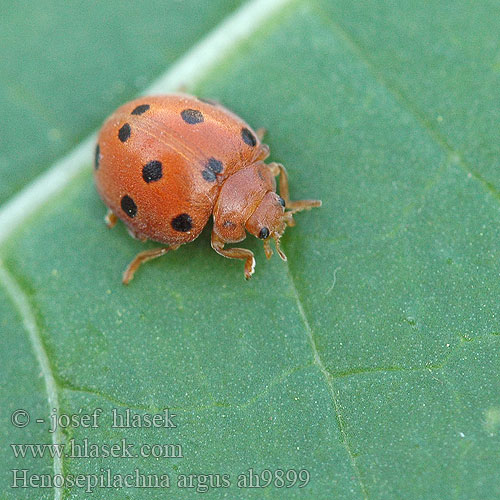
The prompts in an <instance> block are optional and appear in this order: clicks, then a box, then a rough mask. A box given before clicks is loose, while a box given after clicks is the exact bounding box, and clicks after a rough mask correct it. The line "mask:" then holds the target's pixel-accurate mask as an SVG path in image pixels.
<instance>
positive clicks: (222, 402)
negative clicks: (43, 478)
mask: <svg viewBox="0 0 500 500" xmlns="http://www.w3.org/2000/svg"><path fill="white" fill-rule="evenodd" d="M456 5H457V4H456V2H455V3H453V4H452V3H451V2H427V3H425V4H421V5H420V4H419V5H418V6H415V4H413V3H411V2H400V3H398V4H397V5H395V4H393V3H391V4H387V6H385V4H384V6H382V4H381V3H379V2H368V1H367V2H363V3H362V6H358V5H356V6H352V4H351V3H347V2H342V1H335V2H321V1H315V2H293V3H291V4H289V5H287V6H286V7H284V8H283V9H281V10H280V11H279V12H278V13H276V14H275V15H273V16H272V17H270V18H269V19H267V21H266V22H265V23H263V24H262V26H261V28H260V29H259V30H258V31H257V32H256V33H255V34H254V35H253V36H251V37H250V38H249V39H248V40H246V41H245V42H244V43H240V44H238V45H237V46H235V47H234V49H233V50H232V52H231V53H230V54H229V55H228V56H227V57H225V58H224V60H223V61H222V62H221V63H220V64H218V65H216V66H215V67H214V68H213V69H212V70H211V71H210V72H209V73H208V74H207V75H206V76H205V77H204V78H203V79H202V80H201V81H199V82H193V88H191V89H190V90H191V91H192V92H194V93H196V94H197V95H200V96H203V97H208V98H213V99H216V100H219V101H221V102H222V103H224V104H225V105H226V106H228V107H229V108H230V109H232V110H234V111H235V112H236V113H238V114H240V115H241V116H242V117H244V118H245V119H246V120H247V121H248V122H249V123H250V124H251V125H252V126H253V127H256V128H258V127H265V128H266V129H267V130H268V133H267V136H266V142H267V143H268V144H269V146H270V148H271V159H272V160H273V161H279V162H282V163H284V164H285V165H286V167H287V169H288V171H289V175H290V182H291V193H292V196H293V198H295V199H301V198H316V197H317V198H320V199H322V200H323V207H322V208H321V209H316V210H313V211H310V212H305V213H302V214H299V215H297V217H296V220H297V225H296V227H294V228H291V229H289V230H288V231H287V233H286V234H285V236H284V238H283V247H284V250H285V252H286V254H287V256H288V262H287V263H283V262H281V261H279V259H278V258H277V257H276V256H274V257H273V258H272V259H271V260H270V261H266V259H265V257H264V252H263V250H262V245H261V243H260V242H259V241H257V240H256V239H250V238H248V241H247V240H245V242H244V246H246V247H248V248H250V249H252V250H253V251H254V252H255V253H256V258H257V267H256V274H255V275H254V277H253V278H252V280H250V281H249V282H245V281H244V280H243V279H242V272H243V271H242V264H241V262H236V261H229V260H226V259H222V258H221V257H220V256H218V255H216V254H215V253H214V252H213V251H212V250H211V248H210V244H209V231H210V228H206V230H205V231H204V232H203V234H202V235H201V237H200V238H199V239H198V240H196V241H195V242H194V243H191V244H189V245H186V246H184V247H182V248H180V249H179V250H178V251H177V252H172V253H169V254H168V255H167V256H166V257H164V258H162V259H158V260H156V261H153V262H150V263H148V264H147V265H145V266H144V267H143V268H141V269H140V271H139V272H138V274H137V276H136V278H135V279H134V280H133V282H132V283H131V284H130V286H128V287H123V286H122V285H121V284H120V276H121V272H122V271H123V269H124V266H125V265H126V264H127V263H128V262H129V260H130V259H131V258H132V257H133V256H134V255H135V254H136V253H137V252H139V251H140V250H142V249H144V248H149V247H154V246H155V244H154V243H147V244H145V245H143V244H141V243H139V242H137V241H134V240H132V239H131V238H130V237H129V236H128V234H127V232H126V231H125V229H124V228H123V226H122V225H118V226H117V227H116V228H115V229H114V230H113V231H111V232H110V231H109V230H108V229H107V228H106V227H104V225H103V224H102V216H103V214H104V212H105V210H104V207H103V205H102V203H101V202H100V200H99V198H98V196H97V194H96V192H95V189H94V187H93V184H92V179H91V159H90V158H89V162H88V169H87V170H86V171H85V172H84V173H82V175H81V176H79V177H78V178H77V179H76V180H75V181H73V182H72V183H71V184H70V185H69V186H68V187H67V189H65V190H64V191H63V193H61V194H60V195H58V196H55V197H53V198H52V199H51V200H50V201H49V202H48V203H46V204H45V205H44V206H43V207H42V208H41V209H40V210H39V211H38V213H36V214H35V215H34V216H32V217H31V218H30V219H29V220H28V221H27V222H25V223H23V224H21V225H20V227H19V228H18V230H17V231H16V233H15V234H14V236H13V237H12V238H10V239H9V240H8V241H7V242H6V243H4V244H3V246H2V247H1V249H0V250H1V254H2V259H3V262H4V263H3V275H2V276H3V278H2V280H1V281H2V283H3V285H4V290H3V292H4V294H5V299H4V298H3V296H0V300H1V301H0V307H2V311H3V310H4V311H5V315H4V313H2V322H3V323H2V324H3V325H7V326H5V328H2V335H3V336H5V342H6V344H5V345H6V346H7V349H4V350H3V352H2V356H3V357H5V360H4V362H3V364H4V366H5V367H7V368H6V373H7V374H8V377H10V378H8V379H7V380H8V381H9V383H8V384H7V389H6V391H5V396H4V395H2V397H3V398H5V401H7V402H9V404H7V405H6V406H2V411H3V412H5V414H6V415H5V419H8V418H10V413H11V407H12V406H16V407H18V406H19V407H22V406H23V404H25V405H27V406H29V409H30V412H33V413H36V412H39V413H44V411H45V414H47V411H48V410H47V407H46V406H45V408H44V399H43V395H41V392H43V388H44V385H43V383H41V382H40V378H37V373H36V370H33V364H36V362H37V361H36V359H37V357H36V349H35V357H34V356H33V354H32V350H30V347H29V346H30V341H29V339H30V337H29V335H26V332H25V331H23V330H26V325H24V326H23V324H22V319H19V318H23V317H24V320H25V323H26V313H27V312H26V311H28V316H29V315H32V316H33V318H34V320H35V321H34V322H35V327H34V333H33V332H32V335H33V334H34V335H35V336H36V337H37V338H39V339H40V342H41V345H42V348H43V350H44V352H45V353H46V355H47V359H48V360H49V361H50V366H49V371H50V375H51V376H53V378H54V380H55V385H56V391H57V396H58V399H59V404H60V411H61V412H64V413H77V412H79V411H81V412H84V413H85V412H90V411H92V409H94V408H96V407H100V408H102V409H103V413H104V415H105V417H106V418H104V417H103V420H102V424H101V425H100V426H99V428H97V429H82V428H75V429H68V430H65V431H64V433H62V435H61V439H64V440H66V441H68V440H70V439H71V438H74V439H76V440H80V441H81V440H83V439H84V438H88V439H89V440H91V441H93V442H99V443H116V442H119V441H120V440H121V439H122V438H126V439H127V440H129V441H132V442H134V443H150V444H154V443H165V442H166V443H170V444H180V445H181V446H182V451H183V456H182V458H181V457H177V458H163V459H156V458H151V457H149V458H144V457H136V458H120V459H112V458H102V459H64V460H63V462H62V467H63V469H64V472H65V473H68V474H78V473H95V472H96V471H98V470H99V469H100V468H103V469H107V468H109V469H111V471H112V472H113V473H115V474H125V473H130V472H132V471H134V469H136V468H137V469H139V470H141V471H143V472H145V473H150V474H152V473H156V474H162V473H168V474H169V476H170V478H171V480H172V485H171V488H170V494H171V495H173V497H175V498H193V495H194V494H195V493H194V492H195V490H196V488H195V487H193V488H180V487H178V486H177V484H176V481H177V478H178V477H179V476H180V475H182V474H220V475H222V474H228V475H229V476H230V478H231V487H230V488H229V489H228V488H222V487H219V488H216V487H212V488H210V489H209V491H208V492H207V493H204V495H205V497H208V498H223V497H224V496H225V495H229V496H230V497H231V498H285V497H286V498H315V499H316V498H321V499H323V498H324V499H327V498H328V499H329V498H341V499H351V498H352V499H387V498H402V497H404V498H407V499H412V498H415V499H420V498H429V499H432V498H436V499H448V498H449V499H470V498H484V499H493V498H498V496H499V495H500V487H499V485H498V481H497V471H498V470H499V467H500V458H499V457H500V455H499V454H498V449H499V445H500V443H499V427H500V404H499V398H500V384H499V381H498V369H499V360H498V340H499V334H500V328H499V326H498V296H499V291H500V290H499V285H498V274H499V273H498V262H499V259H500V245H499V241H500V238H499V236H500V234H499V233H500V231H499V229H498V228H499V225H498V222H499V219H500V213H499V207H500V206H499V197H498V192H497V186H499V185H500V175H499V173H498V157H497V155H496V153H497V150H498V147H497V144H498V140H497V135H498V127H496V128H495V126H494V124H495V123H496V122H497V121H498V118H499V115H500V110H499V107H498V103H497V99H496V97H495V95H494V93H493V92H488V89H494V88H497V86H498V78H499V75H498V68H496V66H495V65H496V59H495V58H496V57H497V54H498V44H497V45H495V43H496V42H497V40H496V38H495V36H494V33H498V28H499V26H498V23H499V19H500V17H499V16H496V15H495V12H496V10H497V7H496V6H495V5H496V4H490V3H487V2H485V3H484V4H482V5H481V6H480V7H477V8H478V9H479V10H480V12H479V13H478V12H477V11H476V10H475V9H476V6H472V4H470V3H468V2H459V4H458V7H456V8H455V7H453V6H456ZM452 7H453V8H452ZM464 33H465V34H464ZM141 50H143V51H144V52H146V53H148V54H150V48H146V47H143V48H142V49H141ZM471 65H472V66H473V67H474V71H473V70H472V69H471ZM495 68H496V69H495ZM94 84H95V82H94ZM96 86H97V85H96ZM129 91H130V93H133V91H132V90H130V89H129ZM94 92H97V91H94ZM62 105H64V106H70V103H69V102H65V103H64V102H62V103H61V106H62ZM100 112H102V116H100V118H99V119H101V118H104V116H105V114H106V110H104V109H101V110H100ZM80 119H81V120H83V118H82V117H80ZM97 121H99V120H97ZM72 123H73V125H74V126H75V127H78V125H77V122H76V121H72ZM488 123H489V124H490V126H487V124H488ZM92 126H95V123H93V124H92ZM12 304H14V308H13V306H12ZM24 306H26V307H25V308H24V309H23V307H24ZM13 309H14V310H13ZM4 318H7V319H6V320H4ZM13 336H16V337H19V338H21V339H22V340H21V341H20V342H19V343H13V342H12V337H13ZM26 339H28V340H26ZM2 342H4V341H2ZM7 342H8V343H7ZM31 345H33V344H32V342H31ZM38 357H39V356H38ZM12 358H16V359H18V362H17V363H16V364H15V365H13V364H12ZM16 366H18V369H19V370H21V374H20V376H19V377H16V373H15V370H16ZM45 375H46V374H45ZM42 378H43V377H42ZM37 384H38V385H37ZM17 386H19V387H20V389H16V387H17ZM23 393H26V394H27V396H25V397H26V399H23V397H21V396H20V394H23ZM24 401H26V403H24ZM45 401H46V400H45ZM112 408H116V409H118V410H119V411H121V412H123V411H125V409H126V408H130V409H132V410H133V411H135V412H139V413H155V412H161V411H162V409H163V408H169V409H170V410H171V412H172V413H175V415H176V417H175V422H176V424H177V427H176V428H175V429H144V428H143V429H133V430H131V429H126V430H124V429H121V430H120V429H113V428H111V427H110V425H109V423H110V422H109V415H110V412H111V410H112ZM30 429H33V432H34V434H33V437H31V438H30V439H33V440H35V441H36V440H37V439H43V437H40V436H37V435H36V434H35V431H37V432H40V431H39V428H38V427H30ZM10 432H12V429H10ZM16 432H19V431H16ZM24 436H26V434H25V435H24ZM45 437H46V439H49V438H48V437H47V435H46V434H45ZM7 439H11V435H10V434H9V435H8V436H7ZM12 439H14V437H12ZM16 439H17V438H16ZM12 463H14V462H13V460H12V457H8V459H7V461H6V467H7V468H9V469H10V468H11V467H12V465H11V464H12ZM49 466H50V462H49V463H43V464H42V462H41V461H40V460H38V461H36V463H35V464H34V466H33V467H35V468H37V469H39V470H42V469H44V468H45V469H47V468H48V467H49ZM28 467H29V466H28ZM28 467H26V468H28ZM249 469H253V470H254V471H262V470H263V469H269V470H272V471H275V470H277V469H280V470H287V469H295V470H300V469H307V470H308V471H309V472H310V476H311V479H310V482H309V484H308V485H307V486H305V487H304V488H297V487H294V488H290V489H282V488H278V487H276V485H274V486H269V487H268V488H265V489H259V488H253V489H252V488H248V489H242V488H238V486H237V479H238V475H239V474H241V473H245V472H246V471H248V470H249ZM198 480H199V481H201V479H198ZM43 493H44V494H46V495H47V496H46V498H50V495H49V494H47V492H43ZM98 494H99V495H100V497H101V498H103V499H108V498H110V499H111V498H113V499H114V498H117V499H118V498H134V499H140V498H149V497H150V495H151V493H150V491H149V490H147V489H135V490H133V491H130V490H126V489H122V490H112V489H105V490H102V491H101V490H99V493H98ZM148 495H149V496H148ZM5 498H16V497H15V495H13V494H12V492H9V493H7V494H6V496H5ZM41 498H45V497H43V496H42V497H41ZM63 498H88V494H87V493H85V491H84V490H83V489H81V488H79V489H78V488H73V490H72V491H71V492H69V491H65V492H64V494H63Z"/></svg>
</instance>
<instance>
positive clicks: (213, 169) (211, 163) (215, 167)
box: [201, 157, 224, 182]
mask: <svg viewBox="0 0 500 500" xmlns="http://www.w3.org/2000/svg"><path fill="white" fill-rule="evenodd" d="M223 168H224V167H223V166H222V162H221V161H219V160H216V159H215V158H213V157H212V158H210V159H209V160H208V162H207V164H206V165H205V170H203V171H202V172H201V175H202V176H203V178H204V179H205V180H206V181H208V182H215V180H216V179H217V176H216V174H220V173H221V172H222V170H223Z"/></svg>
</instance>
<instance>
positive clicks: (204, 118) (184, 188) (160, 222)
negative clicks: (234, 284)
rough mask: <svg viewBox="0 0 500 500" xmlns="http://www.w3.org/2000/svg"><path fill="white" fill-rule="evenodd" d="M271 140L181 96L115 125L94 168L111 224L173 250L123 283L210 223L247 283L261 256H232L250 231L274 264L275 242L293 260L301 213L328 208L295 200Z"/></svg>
mask: <svg viewBox="0 0 500 500" xmlns="http://www.w3.org/2000/svg"><path fill="white" fill-rule="evenodd" d="M263 134H264V131H263V130H262V129H261V130H258V131H257V132H255V131H254V130H252V128H250V126H249V125H248V124H247V123H245V122H244V121H243V120H242V119H241V118H239V117H238V116H236V115H235V114H233V113H232V112H231V111H229V110H227V109H225V108H224V107H223V106H221V105H220V104H218V103H216V102H214V101H210V100H205V99H197V98H196V97H191V96H188V95H181V94H177V95H161V96H148V97H141V98H140V99H136V100H134V101H131V102H128V103H127V104H124V105H123V106H121V107H120V108H118V109H117V110H116V111H115V112H114V113H113V114H112V115H111V116H110V117H109V118H108V119H107V120H106V122H105V123H104V125H103V127H102V129H101V130H100V132H99V137H98V142H97V146H96V149H95V162H94V167H95V168H94V175H95V182H96V185H97V190H98V192H99V195H100V196H101V198H102V199H103V201H104V203H105V204H106V205H107V206H108V208H109V210H108V214H107V215H106V218H105V220H106V223H107V225H108V227H110V228H111V227H113V226H114V225H115V224H116V222H117V220H118V218H120V219H121V220H122V221H123V222H124V223H125V224H126V226H127V228H128V231H129V233H130V234H131V235H132V236H133V237H134V238H137V239H140V240H142V241H146V240H148V239H150V240H154V241H159V242H161V243H164V244H166V245H167V246H164V247H160V248H155V249H152V250H146V251H144V252H141V253H139V254H138V255H137V256H136V257H135V259H134V260H133V261H132V262H131V263H130V265H129V266H128V268H127V269H126V270H125V273H124V274H123V283H125V284H127V283H128V282H129V281H130V280H131V279H132V278H133V276H134V273H135V271H136V270H137V268H138V267H139V266H140V265H141V264H142V263H143V262H146V261H148V260H151V259H154V258H156V257H160V256H161V255H164V254H165V253H167V252H168V251H169V250H176V249H177V248H179V246H180V245H182V244H183V243H188V242H190V241H193V240H194V239H195V238H197V237H198V235H199V234H200V233H201V231H202V229H203V228H204V227H205V225H206V223H207V221H208V219H209V217H210V215H213V230H212V240H211V241H212V248H213V249H214V250H215V251H216V252H217V253H219V254H220V255H223V256H224V257H228V258H230V259H241V260H244V261H245V278H246V279H248V278H250V277H251V276H252V274H253V272H254V268H255V259H254V256H253V253H252V252H251V251H250V250H247V249H244V248H224V246H225V245H226V244H227V243H237V242H239V241H242V240H243V239H245V237H246V232H245V231H248V232H249V233H251V234H253V235H254V236H256V237H257V238H260V239H262V240H264V251H265V254H266V257H267V258H270V257H271V255H272V250H271V246H270V239H271V238H272V239H273V240H274V242H275V245H276V250H277V252H278V254H279V255H280V257H281V258H282V259H283V260H286V257H285V254H284V253H283V252H282V250H281V249H280V245H279V241H280V237H281V235H282V234H283V232H284V230H285V228H286V226H287V225H288V226H293V225H294V220H293V218H292V216H293V214H294V213H295V212H299V211H301V210H304V209H309V208H312V207H319V206H320V205H321V201H319V200H302V201H290V198H289V195H288V179H287V173H286V170H285V167H284V166H283V165H280V164H279V163H274V162H273V163H269V164H266V163H264V160H265V159H266V158H267V157H268V156H269V147H268V146H266V145H265V144H263V143H262V142H261V140H262V136H263ZM278 174H279V188H280V194H281V196H280V195H278V194H276V181H275V177H276V176H277V175H278Z"/></svg>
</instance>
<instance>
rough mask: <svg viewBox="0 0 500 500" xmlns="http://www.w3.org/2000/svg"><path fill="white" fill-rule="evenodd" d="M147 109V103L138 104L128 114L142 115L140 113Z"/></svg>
mask: <svg viewBox="0 0 500 500" xmlns="http://www.w3.org/2000/svg"><path fill="white" fill-rule="evenodd" d="M148 109H149V104H139V106H137V107H136V108H134V110H133V111H132V113H130V114H131V115H142V113H145V112H146V111H147V110H148Z"/></svg>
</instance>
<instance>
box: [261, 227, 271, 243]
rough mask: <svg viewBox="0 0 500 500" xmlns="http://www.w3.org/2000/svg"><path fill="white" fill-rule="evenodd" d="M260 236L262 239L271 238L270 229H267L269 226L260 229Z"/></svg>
mask: <svg viewBox="0 0 500 500" xmlns="http://www.w3.org/2000/svg"><path fill="white" fill-rule="evenodd" d="M259 238H260V239H261V240H265V239H266V238H269V229H267V227H263V228H262V229H261V230H260V233H259Z"/></svg>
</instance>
